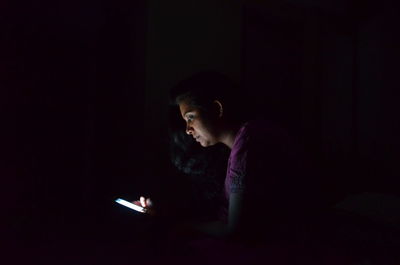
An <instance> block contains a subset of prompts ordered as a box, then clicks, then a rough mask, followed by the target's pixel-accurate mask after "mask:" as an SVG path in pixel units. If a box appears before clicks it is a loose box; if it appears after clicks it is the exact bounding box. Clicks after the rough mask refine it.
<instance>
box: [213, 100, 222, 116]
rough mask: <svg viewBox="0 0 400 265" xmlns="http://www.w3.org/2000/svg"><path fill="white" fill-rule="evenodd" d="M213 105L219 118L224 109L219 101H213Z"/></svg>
mask: <svg viewBox="0 0 400 265" xmlns="http://www.w3.org/2000/svg"><path fill="white" fill-rule="evenodd" d="M214 104H215V105H216V108H217V113H218V118H221V117H222V115H223V114H224V108H223V107H222V103H221V102H220V101H219V100H214Z"/></svg>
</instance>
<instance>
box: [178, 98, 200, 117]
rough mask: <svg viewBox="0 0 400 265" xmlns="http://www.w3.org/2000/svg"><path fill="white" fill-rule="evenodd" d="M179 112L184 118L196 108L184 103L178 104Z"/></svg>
mask: <svg viewBox="0 0 400 265" xmlns="http://www.w3.org/2000/svg"><path fill="white" fill-rule="evenodd" d="M179 110H180V111H181V114H182V116H184V115H185V114H186V113H187V112H191V111H195V110H196V108H195V107H193V106H191V105H190V104H188V103H187V102H185V101H182V102H180V103H179Z"/></svg>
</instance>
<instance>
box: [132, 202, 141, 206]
mask: <svg viewBox="0 0 400 265" xmlns="http://www.w3.org/2000/svg"><path fill="white" fill-rule="evenodd" d="M133 204H135V205H137V206H140V207H142V204H141V203H140V201H134V202H133Z"/></svg>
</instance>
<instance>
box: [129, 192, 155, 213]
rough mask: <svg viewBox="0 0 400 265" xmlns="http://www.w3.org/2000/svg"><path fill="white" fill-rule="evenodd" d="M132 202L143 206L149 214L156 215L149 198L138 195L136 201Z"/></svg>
mask: <svg viewBox="0 0 400 265" xmlns="http://www.w3.org/2000/svg"><path fill="white" fill-rule="evenodd" d="M133 204H136V205H137V206H141V207H143V208H144V210H145V213H147V214H149V215H153V216H154V215H156V212H155V210H154V207H153V202H152V200H151V199H150V198H147V199H146V198H145V197H143V196H140V198H139V200H138V201H134V202H133Z"/></svg>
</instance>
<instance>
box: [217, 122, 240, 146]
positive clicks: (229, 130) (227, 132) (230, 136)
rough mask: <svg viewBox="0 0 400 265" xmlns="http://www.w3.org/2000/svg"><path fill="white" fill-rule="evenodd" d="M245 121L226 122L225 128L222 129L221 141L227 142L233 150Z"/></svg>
mask: <svg viewBox="0 0 400 265" xmlns="http://www.w3.org/2000/svg"><path fill="white" fill-rule="evenodd" d="M242 125H243V123H239V122H237V123H231V124H226V125H225V126H224V129H223V130H222V133H221V136H220V142H221V143H223V144H225V145H226V146H228V147H229V149H231V150H232V147H233V144H234V143H235V139H236V135H237V133H238V131H239V130H240V128H241V127H242Z"/></svg>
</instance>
